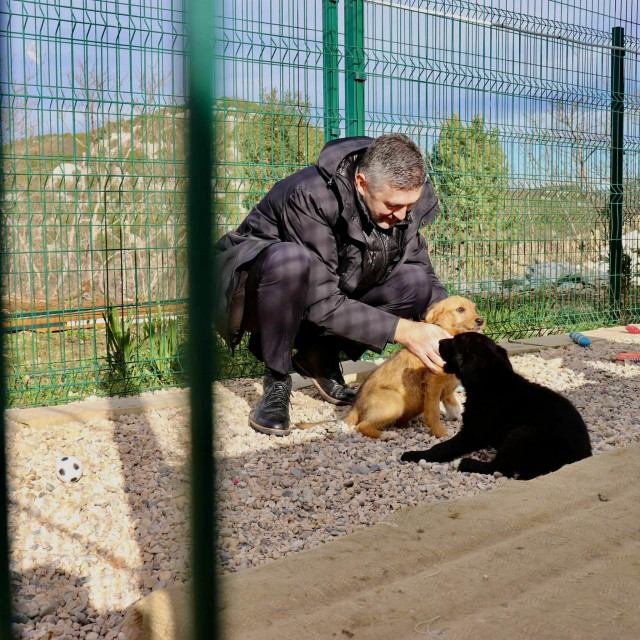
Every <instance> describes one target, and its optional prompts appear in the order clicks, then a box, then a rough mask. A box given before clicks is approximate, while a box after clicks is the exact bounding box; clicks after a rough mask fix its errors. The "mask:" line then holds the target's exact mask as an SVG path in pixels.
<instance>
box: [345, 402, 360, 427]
mask: <svg viewBox="0 0 640 640" xmlns="http://www.w3.org/2000/svg"><path fill="white" fill-rule="evenodd" d="M344 421H345V422H346V423H347V424H348V425H349V426H350V427H353V426H354V425H356V424H358V422H360V415H359V413H358V409H357V407H353V408H352V409H351V411H349V413H348V415H347V417H346V418H345V419H344Z"/></svg>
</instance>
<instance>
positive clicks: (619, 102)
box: [609, 27, 624, 314]
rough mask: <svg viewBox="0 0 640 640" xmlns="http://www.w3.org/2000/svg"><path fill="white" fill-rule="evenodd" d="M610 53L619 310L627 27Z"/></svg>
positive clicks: (612, 255) (612, 281) (613, 282)
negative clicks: (625, 40)
mask: <svg viewBox="0 0 640 640" xmlns="http://www.w3.org/2000/svg"><path fill="white" fill-rule="evenodd" d="M612 39H613V46H614V47H620V48H616V49H613V50H612V55H611V182H610V187H609V188H610V199H609V202H610V212H609V213H610V218H609V229H610V233H609V299H610V304H611V306H612V307H613V309H614V310H615V312H616V314H619V313H620V296H621V286H620V285H621V276H622V195H623V187H622V180H623V173H624V167H623V160H622V154H623V144H624V143H623V138H622V136H623V131H624V51H623V47H624V29H623V28H622V27H614V28H613V31H612Z"/></svg>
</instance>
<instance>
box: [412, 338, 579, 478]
mask: <svg viewBox="0 0 640 640" xmlns="http://www.w3.org/2000/svg"><path fill="white" fill-rule="evenodd" d="M440 355H441V356H442V359H443V360H444V361H445V366H444V370H445V372H446V373H453V374H455V375H456V376H457V377H458V378H460V380H461V381H462V384H463V386H464V388H465V390H466V392H467V400H466V402H465V406H464V413H463V416H462V427H461V429H460V431H459V432H458V433H457V434H456V435H455V436H454V437H453V438H451V439H450V440H446V441H445V442H441V443H439V444H436V445H435V446H433V447H431V449H427V450H426V451H407V452H405V453H403V454H402V457H401V460H402V461H404V462H418V461H419V460H427V461H428V462H448V461H449V460H454V459H455V458H458V457H460V456H462V455H464V454H466V453H470V452H472V451H477V450H478V449H484V448H485V447H493V448H495V449H497V453H496V456H495V458H494V459H493V460H492V461H491V462H480V461H479V460H473V459H471V458H463V459H462V460H461V461H460V464H459V466H458V470H459V471H471V472H473V473H493V472H494V471H499V472H500V473H502V474H503V475H505V476H508V477H515V478H519V479H521V480H529V479H531V478H535V477H536V476H540V475H543V474H545V473H550V472H551V471H556V470H557V469H559V468H560V467H562V466H563V465H565V464H569V463H571V462H576V461H577V460H582V458H587V457H588V456H590V455H591V443H590V441H589V434H588V433H587V427H586V425H585V423H584V420H583V419H582V417H581V416H580V414H579V413H578V411H577V409H576V408H575V407H574V406H573V405H572V404H571V402H569V400H567V399H566V398H564V397H563V396H561V395H560V394H559V393H556V392H555V391H552V390H551V389H547V388H546V387H543V386H541V385H539V384H535V383H534V382H529V381H528V380H526V379H525V378H523V377H522V376H520V375H518V374H517V373H516V372H515V371H514V370H513V367H512V366H511V363H510V362H509V357H508V355H507V352H506V351H505V350H504V349H503V348H502V347H500V346H498V345H497V344H496V343H495V342H494V341H493V340H491V338H488V337H487V336H484V335H482V334H481V333H461V334H459V335H457V336H455V337H454V338H451V339H447V340H440Z"/></svg>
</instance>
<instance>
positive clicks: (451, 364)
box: [438, 338, 463, 375]
mask: <svg viewBox="0 0 640 640" xmlns="http://www.w3.org/2000/svg"><path fill="white" fill-rule="evenodd" d="M438 351H439V352H440V357H441V358H442V359H443V360H444V371H445V373H453V374H454V375H458V374H459V373H460V367H461V366H462V362H463V358H462V354H461V353H458V352H457V351H456V346H455V344H454V342H453V338H445V339H444V340H440V342H439V343H438Z"/></svg>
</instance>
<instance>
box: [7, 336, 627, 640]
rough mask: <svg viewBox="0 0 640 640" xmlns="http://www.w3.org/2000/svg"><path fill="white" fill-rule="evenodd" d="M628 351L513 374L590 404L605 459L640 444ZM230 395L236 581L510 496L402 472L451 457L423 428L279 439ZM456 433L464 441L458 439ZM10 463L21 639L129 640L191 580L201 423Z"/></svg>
mask: <svg viewBox="0 0 640 640" xmlns="http://www.w3.org/2000/svg"><path fill="white" fill-rule="evenodd" d="M624 350H634V351H638V350H640V337H638V336H631V335H629V336H628V337H627V336H624V335H622V336H621V337H620V339H619V342H618V343H617V344H613V343H611V342H602V343H595V344H593V345H592V347H590V348H589V349H583V348H580V347H578V346H573V345H572V346H570V347H564V348H561V349H552V350H547V351H541V352H538V353H534V354H525V355H520V356H515V357H513V358H512V362H513V364H514V366H515V368H516V370H517V371H519V372H520V373H522V374H523V375H525V376H526V377H528V378H529V379H531V380H536V381H538V382H540V383H542V384H545V385H547V386H549V387H551V388H553V389H556V390H557V391H560V392H561V393H563V394H565V395H566V396H567V397H569V398H570V399H571V400H572V401H573V402H574V403H575V404H576V406H577V407H578V408H579V409H580V410H581V412H582V414H583V416H584V418H585V420H586V422H587V425H588V426H589V430H590V432H591V437H592V442H593V446H594V452H595V453H596V454H597V453H600V452H602V451H604V450H606V449H610V448H612V447H620V446H625V445H627V444H631V443H634V442H637V441H640V364H636V365H627V366H625V365H622V364H616V363H613V362H611V358H612V357H613V356H615V354H616V353H617V352H618V351H624ZM216 387H217V403H216V414H217V424H218V437H217V442H216V452H217V456H218V460H219V463H220V464H219V467H218V472H219V491H220V500H221V505H220V510H221V512H220V531H221V549H220V570H221V572H223V573H227V572H231V571H237V570H239V569H244V568H246V567H250V566H256V565H260V564H264V563H266V562H270V561H271V560H274V559H277V558H280V557H282V556H285V555H289V554H291V553H295V552H296V551H300V550H302V549H308V548H311V547H314V546H316V545H318V544H321V543H323V542H325V541H326V540H330V539H332V538H334V537H339V536H343V535H346V534H348V533H351V532H353V531H357V530H358V529H361V528H362V527H366V526H368V525H370V524H374V523H378V522H384V520H385V517H386V516H387V515H388V514H389V513H391V512H392V511H394V510H396V509H399V508H401V507H404V506H410V505H416V504H422V503H426V502H433V501H436V500H447V499H449V498H454V497H459V496H467V495H472V494H475V493H478V492H481V491H488V490H490V489H492V488H493V487H495V486H497V485H499V484H501V483H503V482H506V480H505V479H504V478H494V477H486V476H478V475H475V474H463V473H459V472H457V471H455V470H453V469H452V468H451V467H450V465H448V464H442V465H438V464H426V463H422V465H423V466H420V465H401V464H400V463H399V462H398V456H399V454H400V453H401V452H402V451H404V450H406V449H413V448H417V447H420V448H422V447H425V446H430V445H432V444H435V442H436V440H435V439H434V438H432V437H431V436H430V435H429V434H428V433H427V432H426V431H425V429H424V428H423V427H422V425H421V422H420V421H419V420H414V421H413V422H412V424H411V425H410V426H409V427H408V428H405V429H400V430H398V435H397V437H395V438H393V439H390V440H387V441H374V440H370V439H367V438H364V437H363V436H361V435H360V434H355V433H353V432H352V431H351V430H350V429H348V428H347V427H346V426H345V425H344V424H343V423H341V422H340V421H335V422H328V423H327V424H324V425H319V426H316V427H313V428H312V429H309V430H306V431H294V432H293V433H292V434H291V435H290V436H288V437H286V438H275V437H272V436H264V435H261V434H258V433H256V432H254V431H253V430H252V429H250V428H249V426H248V424H247V415H248V412H249V410H250V407H252V406H253V405H254V404H255V402H256V401H257V399H258V398H259V396H260V393H261V381H259V380H233V381H227V382H224V383H220V384H217V385H216ZM461 399H463V394H461ZM345 413H346V408H344V407H334V406H333V405H329V404H327V403H326V402H323V401H322V400H321V399H320V398H319V396H318V395H317V394H316V393H315V391H313V390H311V389H302V390H300V391H296V392H294V393H293V398H292V419H293V420H294V421H295V422H302V421H317V420H323V419H327V420H336V419H339V418H341V417H342V416H344V414H345ZM448 426H449V429H450V433H451V434H453V432H454V430H455V429H456V428H457V424H456V423H448ZM8 453H9V482H10V522H11V541H12V566H11V568H12V573H13V581H14V587H15V589H16V602H15V606H16V609H15V617H16V630H17V631H18V632H19V637H22V638H46V639H48V638H53V637H61V638H87V639H89V640H91V639H96V638H106V639H111V640H113V639H115V638H118V639H122V638H124V634H123V633H121V632H120V624H121V621H122V615H123V612H124V610H125V609H126V607H127V606H128V605H130V604H131V603H132V602H134V601H135V600H137V599H138V598H139V597H141V596H142V595H145V594H147V593H149V592H150V591H151V590H153V589H157V588H160V587H163V586H166V585H171V584H180V583H182V582H184V581H185V580H186V577H187V572H188V554H189V551H188V545H187V543H186V539H187V536H188V533H189V532H188V503H187V495H188V492H189V487H188V484H187V478H186V466H185V465H186V463H187V454H188V411H187V410H186V409H167V410H162V411H156V412H150V413H146V414H143V415H136V416H126V417H123V418H121V419H118V420H114V421H109V420H102V421H92V422H90V423H88V424H87V423H82V424H81V423H72V424H67V425H64V426H58V427H50V428H48V429H31V428H29V427H24V426H20V427H17V428H16V427H13V428H11V429H10V430H9V435H8ZM62 455H76V456H77V457H79V458H80V459H81V460H82V462H83V464H84V470H85V475H84V476H83V478H82V479H81V480H80V482H78V483H77V484H73V485H65V484H62V483H61V482H59V481H58V480H57V479H56V476H55V462H56V460H57V459H58V457H60V456H62Z"/></svg>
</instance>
